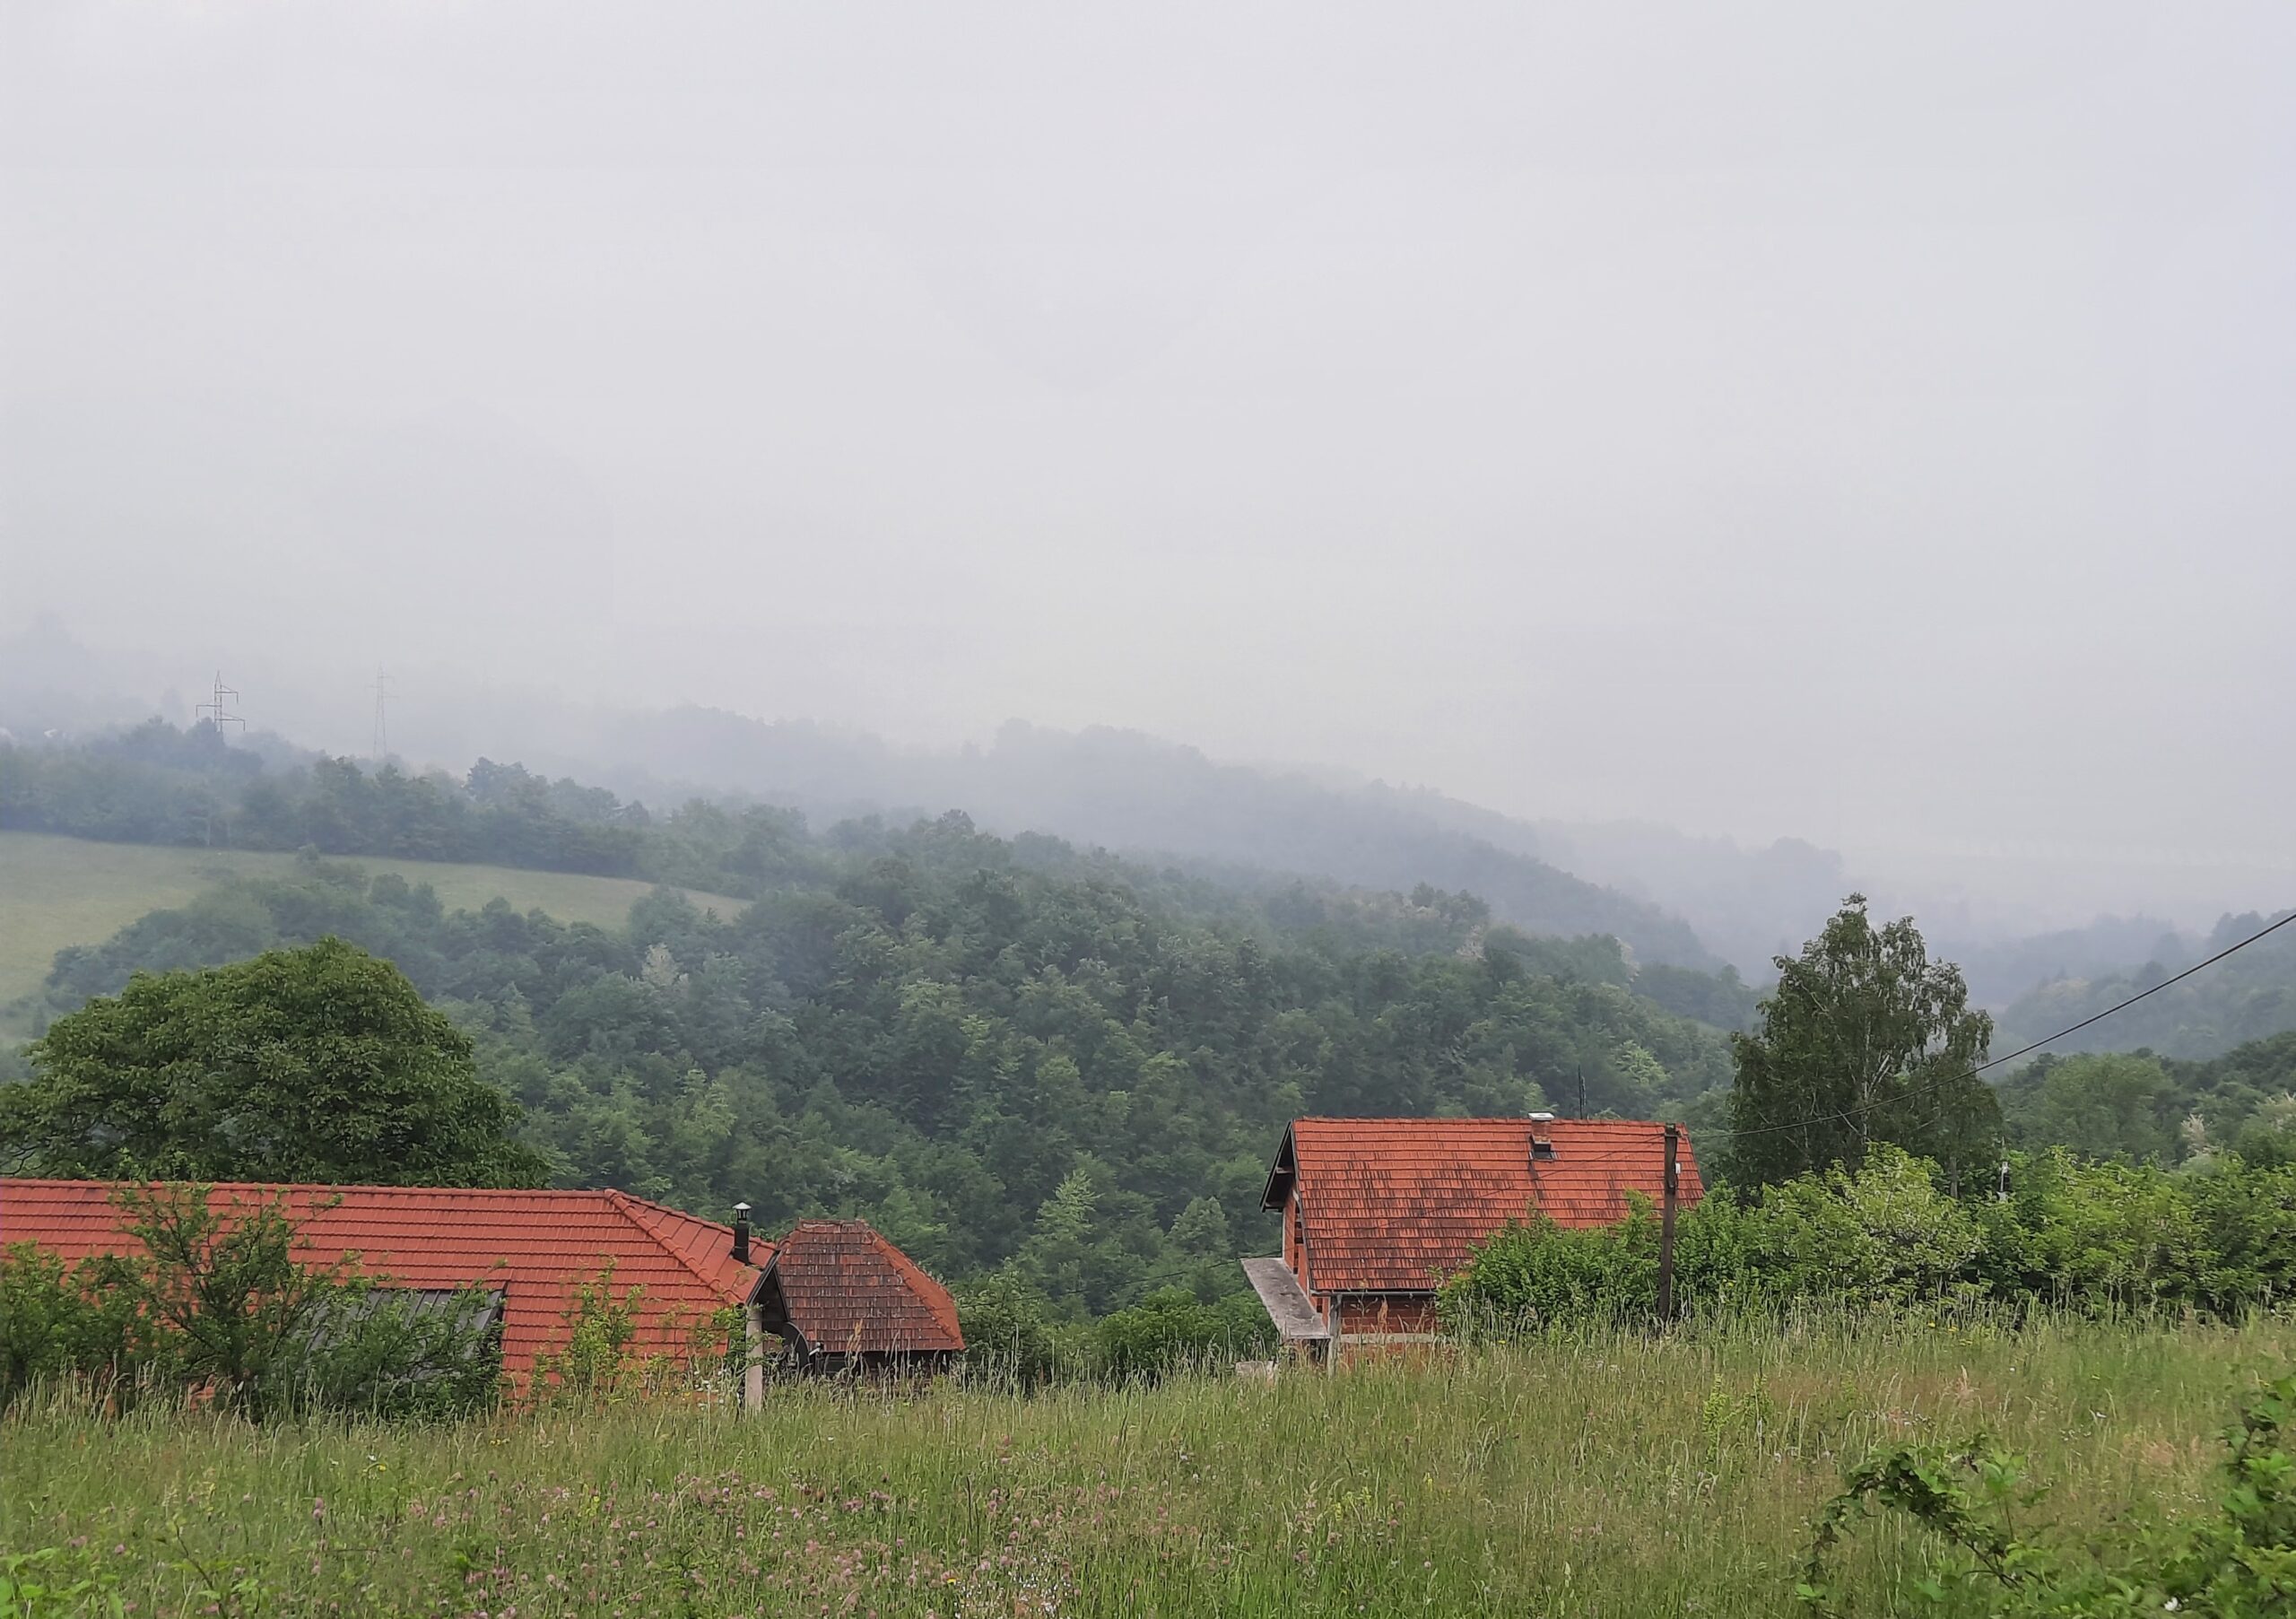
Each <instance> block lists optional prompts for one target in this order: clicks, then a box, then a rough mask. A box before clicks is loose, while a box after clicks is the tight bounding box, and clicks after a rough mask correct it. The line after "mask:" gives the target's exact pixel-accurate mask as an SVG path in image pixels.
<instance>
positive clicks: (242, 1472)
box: [0, 1320, 2296, 1619]
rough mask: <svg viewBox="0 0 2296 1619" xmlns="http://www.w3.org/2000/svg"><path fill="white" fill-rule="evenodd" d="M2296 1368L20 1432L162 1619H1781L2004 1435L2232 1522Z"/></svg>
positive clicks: (36, 1523) (1847, 1377) (1853, 1363)
mask: <svg viewBox="0 0 2296 1619" xmlns="http://www.w3.org/2000/svg"><path fill="white" fill-rule="evenodd" d="M2292 1360H2296V1328H2292V1327H2290V1326H2288V1325H2286V1324H2284V1323H2283V1324H2279V1325H2271V1324H2258V1325H2253V1326H2248V1327H2237V1328H2233V1327H2198V1326H2188V1327H2142V1326H2099V1325H2080V1324H2042V1325H2040V1326H2037V1327H2029V1328H2026V1329H2023V1330H2021V1331H2016V1332H2006V1331H2003V1332H1991V1331H1986V1330H1976V1331H1972V1330H1970V1329H1968V1328H1966V1327H1964V1328H1961V1329H1959V1330H1955V1329H1951V1328H1947V1327H1928V1326H1926V1324H1924V1323H1922V1322H1920V1321H1918V1320H1917V1321H1914V1322H1912V1323H1910V1324H1900V1325H1875V1326H1873V1327H1860V1326H1857V1325H1840V1324H1836V1325H1831V1326H1825V1327H1813V1328H1810V1329H1807V1330H1794V1329H1788V1330H1786V1331H1783V1332H1781V1331H1779V1330H1778V1329H1776V1328H1775V1327H1754V1326H1751V1325H1745V1324H1741V1325H1737V1326H1730V1327H1715V1328H1712V1329H1708V1330H1683V1331H1682V1332H1680V1333H1679V1334H1677V1335H1675V1336H1670V1337H1668V1338H1665V1339H1664V1340H1659V1341H1653V1340H1650V1339H1648V1338H1646V1337H1643V1336H1616V1335H1608V1334H1596V1333H1589V1334H1587V1335H1586V1336H1581V1337H1579V1338H1578V1339H1576V1340H1572V1341H1556V1342H1550V1343H1543V1344H1539V1345H1530V1346H1516V1347H1504V1348H1500V1347H1493V1348H1462V1349H1457V1350H1454V1351H1451V1352H1448V1353H1447V1354H1444V1355H1441V1356H1439V1357H1438V1358H1436V1359H1433V1360H1431V1361H1430V1362H1422V1363H1418V1364H1409V1363H1403V1362H1386V1363H1359V1364H1353V1365H1350V1366H1348V1367H1345V1368H1344V1369H1343V1370H1341V1371H1339V1372H1337V1373H1336V1374H1326V1373H1324V1372H1321V1371H1313V1370H1305V1369H1302V1370H1297V1371H1286V1372H1285V1373H1284V1374H1283V1375H1282V1376H1280V1377H1278V1378H1276V1379H1275V1380H1274V1381H1272V1382H1267V1381H1259V1380H1248V1379H1243V1378H1239V1377H1236V1376H1233V1375H1216V1374H1211V1373H1206V1374H1204V1375H1200V1376H1194V1377H1187V1378H1181V1379H1177V1380H1171V1381H1168V1382H1166V1383H1164V1384H1162V1385H1161V1386H1158V1387H1152V1388H1147V1387H1141V1388H1114V1389H1109V1388H1090V1387H1071V1388H1055V1389H1052V1390H1050V1391H1048V1392H1044V1393H1041V1394H1038V1395H1035V1396H1032V1397H1020V1396H1015V1395H1013V1394H1011V1393H1008V1392H995V1391H984V1390H981V1389H978V1388H965V1387H962V1386H961V1385H958V1384H942V1385H939V1386H936V1387H932V1388H924V1389H918V1390H911V1391H908V1392H903V1393H886V1392H882V1391H878V1392H869V1391H860V1392H857V1391H852V1390H839V1389H837V1388H828V1387H822V1386H796V1385H790V1386H781V1387H777V1388H775V1389H774V1390H773V1391H771V1392H770V1394H769V1397H768V1401H767V1406H766V1408H765V1409H764V1410H763V1411H762V1412H760V1413H756V1414H747V1415H744V1414H739V1413H737V1412H735V1411H731V1410H728V1409H726V1408H723V1407H718V1406H707V1405H704V1404H700V1403H699V1402H696V1401H694V1400H684V1401H667V1402H663V1401H647V1400H632V1401H631V1402H628V1403H624V1404H619V1405H613V1406H605V1407H604V1408H595V1409H587V1410H581V1411H573V1410H555V1411H554V1410H550V1409H543V1410H540V1411H527V1412H505V1413H503V1414H500V1415H498V1416H495V1417H493V1418H491V1419H488V1420H486V1421H483V1422H478V1423H468V1424H465V1425H459V1426H452V1427H445V1428H431V1429H424V1428H381V1427H371V1426H359V1425H352V1426H339V1425H338V1426H317V1427H302V1428H298V1427H276V1428H268V1429H258V1428H253V1427H249V1426H247V1425H244V1424H242V1423H238V1422H236V1421H232V1420H227V1419H222V1418H216V1417H213V1416H208V1415H203V1414H197V1413H186V1412H181V1411H175V1412H153V1411H149V1410H145V1411H139V1412H136V1413H134V1414H129V1415H127V1416H125V1417H117V1418H107V1417H104V1416H102V1415H100V1414H90V1413H87V1412H84V1411H80V1410H76V1409H74V1407H73V1406H72V1405H71V1403H70V1402H69V1401H68V1400H66V1399H63V1398H53V1397H51V1398H45V1399H43V1398H41V1397H34V1398H32V1399H31V1400H30V1401H28V1402H27V1403H26V1404H24V1405H23V1406H20V1407H19V1408H18V1410H17V1412H16V1413H15V1414H13V1415H12V1416H11V1417H9V1418H8V1419H6V1421H5V1423H4V1426H0V1472H4V1477H0V1484H4V1487H0V1544H4V1545H5V1546H6V1547H7V1548H8V1549H10V1550H12V1551H14V1552H17V1553H19V1554H22V1553H25V1552H30V1551H35V1550H38V1549H40V1548H49V1547H54V1548H59V1549H58V1550H57V1551H56V1552H54V1553H53V1554H50V1555H49V1556H48V1558H46V1559H45V1560H44V1561H43V1562H42V1563H41V1564H40V1565H39V1566H40V1567H41V1568H42V1569H44V1570H45V1571H47V1572H48V1577H50V1578H54V1579H59V1580H60V1579H62V1578H63V1577H65V1576H66V1575H69V1576H70V1577H71V1578H72V1579H73V1580H88V1581H92V1582H94V1584H93V1586H92V1587H91V1597H92V1598H93V1599H95V1600H98V1601H101V1602H104V1603H107V1604H108V1603H109V1601H110V1600H111V1599H112V1598H114V1597H116V1598H117V1600H118V1602H119V1604H120V1606H119V1608H118V1610H117V1611H120V1612H124V1613H133V1614H135V1615H178V1614H181V1615H197V1614H216V1613H222V1614H257V1613H261V1614H304V1613H311V1614H319V1613H325V1614H386V1613H392V1614H396V1613H407V1614H412V1613H418V1612H419V1613H431V1614H445V1613H453V1614H486V1615H494V1616H495V1619H511V1616H512V1615H518V1616H528V1615H558V1614H584V1615H653V1614H709V1615H735V1614H757V1615H775V1614H825V1615H844V1614H862V1615H869V1614H874V1615H1020V1614H1029V1615H1126V1616H1127V1619H1138V1616H1141V1615H1205V1614H1238V1615H1278V1614H1281V1615H1303V1614H1405V1613H1409V1614H1419V1615H1424V1614H1508V1615H1617V1616H1620V1619H1630V1616H1639V1615H1662V1614H1663V1615H1678V1614H1679V1615H1699V1616H1700V1619H1724V1616H1727V1615H1779V1614H1787V1613H1791V1612H1793V1611H1795V1603H1794V1598H1793V1587H1794V1575H1795V1570H1796V1564H1797V1562H1798V1561H1799V1559H1800V1557H1801V1555H1802V1553H1803V1551H1804V1549H1805V1545H1806V1544H1807V1538H1808V1523H1809V1520H1810V1519H1811V1518H1812V1516H1813V1514H1814V1513H1816V1512H1817V1511H1818V1510H1820V1509H1821V1508H1822V1505H1823V1504H1824V1503H1825V1501H1827V1500H1828V1499H1829V1498H1830V1497H1831V1495H1832V1494H1833V1493H1835V1492H1836V1490H1837V1489H1838V1488H1839V1484H1840V1481H1841V1475H1842V1472H1843V1469H1844V1467H1846V1466H1848V1465H1849V1464H1852V1463H1854V1462H1856V1461H1857V1460H1858V1459H1859V1458H1863V1457H1864V1456H1865V1455H1866V1454H1867V1453H1868V1452H1869V1451H1870V1450H1871V1449H1874V1447H1876V1446H1880V1445H1883V1444H1889V1443H1894V1442H1898V1441H1905V1440H1908V1439H1909V1438H1934V1439H1940V1440H1947V1439H1958V1438H1961V1437H1964V1436H1966V1435H1969V1434H1971V1433H1973V1432H1978V1431H1980V1430H1982V1431H1985V1432H1989V1433H1991V1434H1992V1435H1994V1436H1995V1437H1996V1439H1997V1440H1999V1441H2002V1442H2004V1443H2005V1444H2006V1445H2007V1446H2008V1447H2009V1448H2011V1449H2014V1450H2017V1451H2021V1452H2022V1453H2024V1454H2025V1456H2026V1457H2027V1458H2029V1459H2030V1467H2031V1476H2032V1477H2033V1479H2034V1480H2036V1481H2037V1482H2039V1483H2044V1484H2049V1485H2052V1486H2053V1488H2052V1490H2051V1492H2050V1493H2049V1495H2048V1498H2047V1499H2046V1500H2045V1501H2043V1502H2041V1503H2040V1504H2039V1505H2038V1506H2035V1507H2033V1508H2031V1509H2030V1515H2031V1522H2032V1523H2033V1524H2035V1525H2037V1526H2038V1525H2053V1526H2055V1531H2056V1536H2057V1538H2058V1539H2059V1540H2060V1541H2063V1542H2072V1543H2078V1542H2080V1541H2083V1540H2084V1539H2086V1540H2092V1541H2094V1540H2100V1539H2102V1538H2104V1537H2109V1536H2121V1535H2124V1534H2126V1533H2128V1532H2131V1531H2133V1530H2135V1531H2141V1530H2142V1529H2143V1528H2145V1527H2147V1526H2150V1525H2153V1524H2156V1523H2164V1522H2170V1521H2175V1520H2179V1519H2189V1518H2191V1517H2193V1516H2195V1515H2197V1514H2202V1513H2205V1512H2206V1511H2207V1510H2209V1509H2210V1506H2211V1504H2212V1501H2213V1493H2212V1483H2213V1479H2212V1471H2213V1468H2214V1467H2215V1466H2216V1464H2217V1462H2218V1460H2219V1458H2221V1457H2222V1454H2223V1447H2222V1442H2221V1440H2220V1435H2221V1433H2222V1431H2223V1429H2224V1428H2225V1426H2226V1425H2227V1424H2228V1423H2231V1421H2232V1420H2233V1417H2234V1414H2235V1412H2236V1409H2237V1407H2238V1406H2239V1403H2240V1401H2241V1400H2242V1398H2243V1397H2245V1396H2246V1395H2247V1394H2248V1393H2249V1392H2250V1391H2251V1390H2253V1389H2254V1388H2256V1386H2257V1383H2258V1381H2259V1380H2260V1379H2262V1378H2264V1377H2266V1376H2267V1375H2275V1374H2284V1373H2285V1372H2286V1371H2288V1370H2289V1368H2290V1366H2291V1363H2292ZM1941 1561H1942V1554H1940V1553H1939V1552H1938V1550H1937V1549H1936V1547H1935V1545H1933V1544H1932V1543H1931V1542H1929V1541H1928V1540H1926V1538H1925V1537H1924V1536H1923V1535H1922V1534H1921V1533H1920V1532H1919V1531H1918V1529H1915V1528H1910V1527H1909V1526H1908V1525H1906V1524H1905V1523H1904V1522H1903V1521H1902V1520H1900V1519H1891V1520H1877V1521H1875V1522H1874V1523H1873V1524H1872V1525H1870V1526H1868V1527H1866V1528H1863V1529H1862V1530H1860V1531H1859V1533H1858V1534H1857V1536H1856V1537H1855V1538H1854V1540H1853V1542H1852V1546H1851V1549H1850V1552H1849V1554H1848V1557H1847V1559H1846V1561H1845V1562H1844V1563H1843V1564H1842V1576H1843V1579H1842V1584H1843V1587H1844V1589H1845V1590H1846V1591H1847V1593H1848V1598H1849V1610H1850V1611H1852V1612H1857V1613H1873V1614H1892V1613H1900V1612H1914V1611H1919V1612H1925V1613H1933V1612H1938V1611H1941V1610H1939V1609H1937V1608H1935V1607H1933V1606H1927V1605H1924V1604H1920V1603H1918V1601H1917V1599H1916V1597H1914V1595H1913V1593H1912V1589H1911V1582H1912V1581H1913V1580H1916V1579H1918V1578H1921V1577H1923V1576H1924V1575H1925V1574H1926V1572H1928V1571H1931V1570H1932V1569H1933V1567H1935V1566H1936V1565H1938V1564H1939V1563H1940V1562H1941ZM57 1611H63V1610H57ZM91 1611H109V1609H108V1608H107V1609H98V1610H91ZM1942 1611H1944V1612H1947V1613H1951V1612H1953V1611H1954V1610H1953V1609H1952V1606H1950V1605H1949V1606H1947V1607H1945V1608H1944V1609H1943V1610H1942Z"/></svg>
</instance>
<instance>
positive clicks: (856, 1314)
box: [765, 1220, 965, 1354]
mask: <svg viewBox="0 0 2296 1619" xmlns="http://www.w3.org/2000/svg"><path fill="white" fill-rule="evenodd" d="M765 1285H766V1287H767V1289H768V1291H769V1292H770V1291H772V1290H774V1289H776V1288H778V1290H779V1291H780V1294H781V1298H782V1301H783V1308H784V1309H785V1310H787V1313H788V1317H789V1321H790V1324H791V1325H792V1326H794V1327H796V1329H797V1330H798V1332H800V1333H801V1334H803V1335H804V1339H805V1344H806V1345H807V1347H808V1348H810V1349H812V1350H813V1351H814V1352H815V1353H818V1354H933V1353H936V1352H944V1351H955V1350H961V1349H962V1348H963V1347H964V1346H965V1339H964V1333H963V1331H962V1330H961V1328H960V1327H958V1325H957V1306H956V1301H955V1300H953V1299H952V1298H951V1297H950V1296H949V1290H948V1289H947V1288H945V1287H944V1286H942V1285H941V1284H939V1283H938V1282H935V1280H934V1279H933V1278H932V1277H930V1276H928V1275H926V1274H925V1273H924V1272H923V1271H921V1270H919V1269H918V1267H917V1265H916V1262H915V1261H914V1260H912V1259H910V1258H909V1256H908V1255H907V1254H904V1253H903V1252H901V1251H900V1249H898V1248H895V1247H894V1246H893V1245H892V1244H891V1243H890V1242H888V1241H886V1240H885V1239H884V1238H883V1237H881V1236H879V1235H878V1234H877V1233H876V1232H874V1231H873V1230H871V1229H870V1228H869V1227H868V1226H867V1225H866V1224H865V1223H862V1222H861V1221H858V1220H806V1221H801V1222H800V1223H798V1225H797V1226H796V1229H795V1230H794V1231H792V1232H790V1233H789V1234H788V1235H787V1237H785V1238H783V1239H782V1240H781V1241H780V1243H779V1244H778V1246H777V1247H776V1249H775V1251H774V1256H773V1262H772V1263H771V1264H770V1266H767V1269H766V1282H765Z"/></svg>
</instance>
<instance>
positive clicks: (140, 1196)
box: [0, 1186, 501, 1420]
mask: <svg viewBox="0 0 2296 1619" xmlns="http://www.w3.org/2000/svg"><path fill="white" fill-rule="evenodd" d="M115 1201H116V1202H117V1204H118V1205H119V1206H120V1207H121V1209H122V1210H123V1211H124V1213H125V1215H126V1218H125V1220H124V1221H123V1229H124V1230H125V1231H126V1233H127V1234H128V1235H130V1236H132V1237H133V1238H134V1239H135V1240H136V1242H137V1243H138V1244H140V1246H141V1247H142V1249H143V1253H142V1254H141V1255H140V1256H139V1257H137V1258H122V1257H115V1256H109V1255H103V1256H96V1257H93V1258H87V1259H83V1260H82V1261H80V1262H79V1263H78V1264H77V1265H74V1266H65V1264H64V1263H63V1262H62V1261H61V1260H59V1259H58V1258H56V1256H54V1255H53V1254H49V1253H47V1252H45V1251H43V1250H41V1249H38V1248H35V1247H33V1246H31V1245H30V1244H20V1245H18V1246H16V1247H14V1248H12V1249H8V1250H7V1251H6V1253H5V1254H4V1256H0V1404H6V1403H9V1402H12V1401H13V1400H15V1399H17V1398H19V1397H22V1395H23V1393H24V1392H25V1391H26V1390H27V1389H29V1388H31V1387H33V1386H35V1385H37V1384H39V1383H48V1382H79V1383H82V1384H83V1385H85V1386H86V1387H87V1388H88V1390H89V1391H90V1392H91V1393H92V1394H94V1395H95V1396H96V1397H98V1398H99V1399H100V1401H101V1402H102V1403H103V1404H105V1405H106V1406H109V1407H110V1408H113V1409H117V1408H120V1407H121V1406H126V1405H127V1404H130V1403H132V1402H133V1401H134V1400H135V1399H136V1398H138V1397H142V1396H143V1395H146V1394H149V1393H152V1392H155V1391H161V1392H175V1393H179V1394H187V1395H196V1396H197V1397H201V1398H203V1399H206V1400H210V1401H212V1402H213V1403H214V1404H216V1405H218V1406H222V1407H225V1408H228V1409H230V1410H233V1411H236V1412H239V1414H243V1415H247V1416H249V1417H254V1418H257V1419H258V1420H261V1419H265V1418H269V1417H274V1416H289V1415H296V1414H303V1413H308V1412H313V1411H335V1412H346V1413H357V1414H364V1415H371V1416H377V1417H384V1418H393V1417H413V1416H448V1415H456V1414H464V1413H467V1412H471V1411H474V1410H477V1409H479V1408H481V1407H483V1406H485V1405H486V1404H488V1403H489V1402H490V1401H491V1400H492V1399H493V1398H494V1397H495V1394H496V1391H497V1388H498V1387H499V1384H500V1363H501V1356H500V1343H499V1337H498V1334H497V1330H496V1328H495V1327H494V1326H493V1325H492V1324H491V1310H489V1309H488V1308H487V1301H484V1300H483V1299H482V1298H481V1297H480V1296H478V1295H476V1294H471V1295H468V1296H466V1297H461V1298H455V1299H449V1300H445V1301H440V1300H439V1299H437V1298H436V1297H435V1295H432V1296H423V1295H417V1294H413V1293H399V1292H396V1291H395V1290H392V1289H390V1288H388V1287H387V1286H386V1285H384V1284H383V1279H382V1278H378V1277H370V1276H365V1275H360V1274H358V1273H357V1272H356V1271H355V1269H354V1268H353V1267H352V1266H351V1265H350V1264H349V1263H348V1262H345V1261H338V1262H337V1263H336V1264H335V1265H332V1266H308V1265H305V1264H303V1263H301V1262H300V1260H299V1259H298V1258H296V1255H295V1251H294V1250H295V1245H296V1242H297V1230H296V1227H295V1225H294V1223H292V1222H291V1220H289V1219H288V1217H287V1215H286V1214H285V1213H284V1212H283V1209H282V1208H281V1207H280V1206H277V1205H276V1204H273V1203H269V1202H258V1203H254V1204H240V1205H238V1206H234V1208H233V1209H232V1210H231V1214H230V1218H228V1219H227V1218H225V1217H224V1216H223V1215H222V1214H219V1213H218V1212H217V1211H216V1210H215V1208H214V1207H213V1204H212V1202H211V1200H210V1198H209V1196H208V1192H207V1189H206V1188H204V1187H196V1186H162V1187H157V1188H141V1187H127V1188H121V1189H120V1190H119V1191H118V1192H117V1193H116V1194H115Z"/></svg>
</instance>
